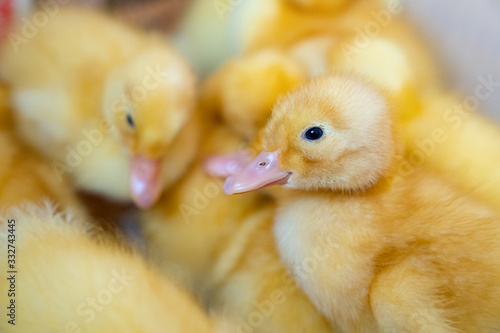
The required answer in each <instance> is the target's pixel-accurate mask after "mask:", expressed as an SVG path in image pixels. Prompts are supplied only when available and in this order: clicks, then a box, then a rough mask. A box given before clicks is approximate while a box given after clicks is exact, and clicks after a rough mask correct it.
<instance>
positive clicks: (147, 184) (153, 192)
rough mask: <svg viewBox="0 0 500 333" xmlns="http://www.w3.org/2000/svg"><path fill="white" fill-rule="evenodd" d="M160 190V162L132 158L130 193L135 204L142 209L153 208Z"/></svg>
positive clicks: (143, 158)
mask: <svg viewBox="0 0 500 333" xmlns="http://www.w3.org/2000/svg"><path fill="white" fill-rule="evenodd" d="M161 190H162V182H161V160H157V159H149V158H145V157H143V156H140V155H138V156H134V157H133V158H132V160H131V162H130V191H131V194H132V200H134V202H135V204H136V205H137V206H138V207H139V208H142V209H146V208H149V207H151V206H153V205H154V204H155V203H156V201H157V200H158V198H159V197H160V194H161Z"/></svg>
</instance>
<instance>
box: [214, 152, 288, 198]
mask: <svg viewBox="0 0 500 333" xmlns="http://www.w3.org/2000/svg"><path fill="white" fill-rule="evenodd" d="M278 152H279V150H277V151H275V152H274V153H268V152H265V151H263V152H262V153H260V154H259V156H257V157H256V158H255V159H254V160H253V161H251V162H250V163H249V164H248V165H247V166H245V167H244V168H242V169H240V170H239V171H238V172H236V173H234V174H233V175H231V176H230V177H229V178H227V179H226V182H225V183H224V192H225V193H226V194H236V193H245V192H249V191H253V190H257V189H259V188H262V187H267V186H271V185H284V184H286V183H287V182H288V178H289V177H290V172H285V171H282V170H281V169H280V167H279V161H278Z"/></svg>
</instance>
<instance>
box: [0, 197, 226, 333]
mask: <svg viewBox="0 0 500 333" xmlns="http://www.w3.org/2000/svg"><path fill="white" fill-rule="evenodd" d="M12 219H14V220H15V227H14V228H15V234H16V238H15V239H16V240H15V242H14V246H15V249H16V253H17V258H18V260H17V261H16V270H17V272H18V273H17V274H14V275H15V278H14V279H13V280H8V279H6V278H5V277H3V278H2V279H1V281H0V288H2V290H5V291H7V290H9V289H10V288H11V286H10V285H11V283H13V284H14V288H12V290H15V291H14V294H15V295H11V296H8V293H7V292H3V293H1V295H0V301H1V302H2V304H10V302H11V301H10V300H11V299H14V300H15V303H14V304H15V311H16V312H15V313H16V314H17V318H16V319H15V321H14V323H15V326H13V325H12V326H11V324H9V323H8V321H7V320H2V321H1V322H0V329H1V330H2V332H11V331H16V330H18V331H22V332H68V333H69V332H93V333H96V332H103V333H104V332H207V333H208V332H214V333H215V332H219V333H222V332H234V329H230V328H229V326H228V325H227V324H225V323H223V322H222V321H219V320H216V319H211V318H209V317H208V316H207V314H205V313H204V312H203V311H202V309H201V308H200V307H199V306H198V304H196V303H195V301H194V300H193V299H191V297H190V296H189V295H188V294H187V293H185V292H184V291H182V290H181V289H179V288H177V287H176V286H175V285H174V284H173V283H172V282H170V281H169V280H167V279H165V278H164V277H162V276H160V275H159V274H158V273H156V272H155V271H154V270H153V269H152V268H150V267H148V265H147V264H146V263H145V262H144V260H143V259H142V258H141V257H140V256H139V255H137V254H134V253H132V252H131V251H130V250H127V249H126V248H125V247H124V246H122V245H119V244H116V243H115V242H113V241H111V240H109V239H107V238H105V237H104V236H102V235H100V231H99V230H96V229H93V226H92V225H90V224H87V223H85V222H83V221H82V220H80V219H78V218H74V217H73V218H72V217H71V216H70V215H68V214H67V213H66V212H63V213H56V212H55V209H54V208H53V207H51V206H50V205H48V206H41V207H37V206H26V207H24V208H18V209H15V210H11V211H9V212H6V213H4V214H3V215H2V220H1V222H0V245H1V250H0V252H1V253H2V256H3V257H4V258H7V255H6V254H7V245H8V242H7V239H8V237H7V235H9V234H10V233H9V232H8V229H9V228H8V227H7V224H8V223H7V221H8V220H12ZM9 277H10V275H9ZM9 311H10V310H9Z"/></svg>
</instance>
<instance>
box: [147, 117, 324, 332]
mask: <svg viewBox="0 0 500 333" xmlns="http://www.w3.org/2000/svg"><path fill="white" fill-rule="evenodd" d="M202 138H203V143H202V144H201V147H200V153H199V156H198V157H197V158H196V159H195V160H194V161H193V163H192V165H191V166H190V167H189V169H188V170H187V171H186V173H185V174H184V176H183V177H182V178H180V179H179V180H178V182H176V183H175V184H174V186H172V187H170V188H169V189H167V190H166V192H165V195H164V196H163V197H162V198H161V199H160V201H159V203H158V205H156V206H155V207H153V208H152V209H150V210H147V211H143V212H142V213H141V226H142V228H143V234H144V238H145V239H146V242H147V244H148V247H149V251H148V252H149V254H150V258H151V259H152V260H153V261H154V262H155V263H156V264H157V266H158V267H159V268H160V270H161V271H162V273H164V274H166V275H168V276H171V277H173V278H174V279H175V281H176V282H178V283H182V284H183V285H184V286H186V287H187V288H189V289H190V290H192V292H193V294H195V295H197V296H198V297H199V299H200V300H201V301H202V302H203V303H204V304H205V305H206V306H207V308H210V309H212V310H215V311H216V312H218V311H222V312H223V313H224V314H226V315H227V316H228V317H230V318H232V319H234V321H235V322H236V323H237V330H238V331H241V332H250V331H252V332H297V333H298V332H318V333H319V332H325V333H326V332H331V329H330V327H329V325H328V322H327V321H326V319H325V318H324V316H322V315H321V313H319V311H318V310H317V309H316V308H315V307H314V305H313V304H312V303H311V301H310V300H309V299H308V298H307V297H306V295H305V294H304V293H303V291H301V290H300V289H298V288H296V285H295V283H294V281H293V279H292V278H290V276H289V274H287V272H286V270H285V267H284V266H283V264H282V263H281V260H280V257H279V254H278V251H277V249H276V247H275V244H274V240H273V237H272V217H273V216H274V204H273V201H272V200H270V199H269V198H267V197H265V196H263V195H262V194H261V193H249V194H247V195H245V196H234V197H230V198H229V200H228V198H227V196H225V195H224V193H223V190H222V182H221V181H220V180H219V179H217V178H213V177H210V176H208V175H207V174H206V173H205V171H204V169H203V163H202V162H203V160H204V158H205V156H206V154H207V153H208V152H209V151H213V150H214V149H215V150H216V151H218V152H221V153H225V152H229V151H232V150H234V149H237V148H238V147H241V146H242V145H243V142H242V141H241V139H239V138H238V136H236V135H235V134H234V133H232V132H231V131H230V130H228V129H227V128H226V127H225V126H220V125H219V126H213V127H212V128H211V129H210V130H206V131H204V132H203V134H202ZM174 162H175V161H174Z"/></svg>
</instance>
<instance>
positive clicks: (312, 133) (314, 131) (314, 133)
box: [303, 127, 323, 141]
mask: <svg viewBox="0 0 500 333" xmlns="http://www.w3.org/2000/svg"><path fill="white" fill-rule="evenodd" d="M322 136H323V130H322V129H321V127H311V128H308V129H306V131H305V132H304V134H303V137H304V138H305V139H306V140H309V141H316V140H319V139H321V137H322Z"/></svg>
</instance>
